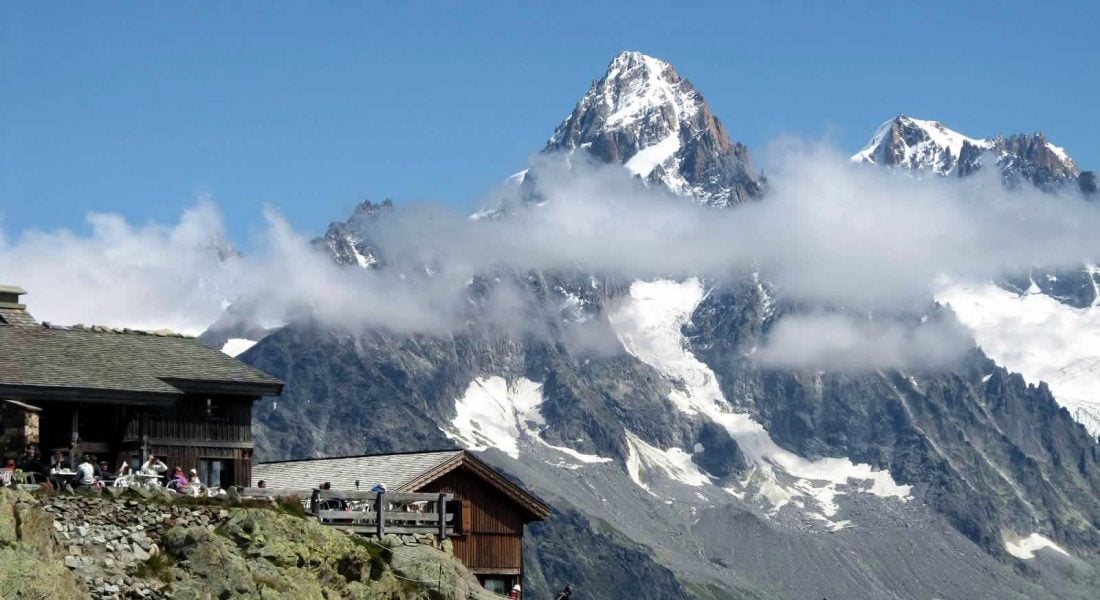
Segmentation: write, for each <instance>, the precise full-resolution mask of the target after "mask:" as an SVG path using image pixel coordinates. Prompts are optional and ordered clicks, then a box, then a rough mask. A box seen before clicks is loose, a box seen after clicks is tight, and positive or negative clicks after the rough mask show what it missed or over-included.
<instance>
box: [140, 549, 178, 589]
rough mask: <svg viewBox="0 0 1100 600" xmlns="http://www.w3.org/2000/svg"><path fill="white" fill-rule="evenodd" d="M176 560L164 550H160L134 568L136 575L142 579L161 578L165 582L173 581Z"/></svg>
mask: <svg viewBox="0 0 1100 600" xmlns="http://www.w3.org/2000/svg"><path fill="white" fill-rule="evenodd" d="M175 566H176V561H174V560H172V558H171V557H170V556H168V555H167V554H165V553H164V552H158V553H156V554H154V555H152V556H150V557H149V558H148V559H146V560H145V562H143V563H141V564H139V565H138V567H137V569H134V576H135V577H140V578H142V579H159V580H160V581H163V582H164V583H172V568H173V567H175Z"/></svg>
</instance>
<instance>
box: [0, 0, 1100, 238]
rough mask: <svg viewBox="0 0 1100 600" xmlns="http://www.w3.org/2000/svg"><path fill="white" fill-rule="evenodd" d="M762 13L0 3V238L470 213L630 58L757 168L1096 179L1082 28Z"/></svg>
mask: <svg viewBox="0 0 1100 600" xmlns="http://www.w3.org/2000/svg"><path fill="white" fill-rule="evenodd" d="M757 4H760V5H759V6H736V5H734V3H728V2H716V3H709V2H681V3H656V2H653V3H649V2H635V3H629V4H628V3H618V4H611V3H605V2H597V1H592V0H590V1H588V2H554V3H549V2H548V3H540V4H539V6H534V3H523V2H478V3H472V2H471V3H458V2H455V3H421V2H407V3H382V2H378V3H351V2H342V3H305V2H301V3H281V2H275V3H259V2H233V3H217V4H215V3H186V7H184V6H183V5H182V4H168V3H141V4H140V5H139V4H138V3H129V4H127V5H126V6H118V5H106V4H105V3H97V4H95V5H94V6H93V5H91V4H86V5H83V6H77V5H75V4H71V3H35V4H32V3H23V2H14V1H9V0H0V215H2V216H0V219H3V220H2V222H0V230H2V231H4V232H6V234H7V235H8V236H9V237H13V236H18V235H19V234H20V232H23V231H25V230H27V229H56V228H61V227H67V228H73V229H77V230H83V229H84V227H85V226H84V224H83V221H84V217H85V215H86V214H87V213H88V212H89V211H100V212H103V211H109V212H118V213H121V214H123V215H125V216H126V217H127V218H129V219H131V220H133V221H135V222H138V223H144V222H149V221H159V222H173V221H174V220H175V219H176V217H177V216H178V215H179V213H180V211H181V210H182V209H183V208H185V207H187V206H189V205H191V204H193V203H194V202H195V201H196V198H198V197H199V196H201V195H207V194H208V195H210V196H212V197H213V198H214V199H215V200H216V202H217V203H218V206H219V207H220V209H221V210H222V212H223V213H224V214H225V216H226V220H227V222H228V225H229V228H230V231H231V233H232V235H233V237H234V238H235V239H236V240H237V241H238V243H240V244H242V245H244V246H247V245H248V240H249V239H250V238H251V237H252V236H254V235H255V234H257V233H258V232H259V231H260V230H261V229H262V227H263V224H262V220H261V218H260V214H261V210H262V208H263V207H264V206H272V207H275V208H276V209H278V210H279V211H280V212H282V213H283V214H284V215H286V216H287V217H288V218H289V219H290V221H291V223H292V224H293V225H294V226H295V227H296V228H298V229H299V230H301V231H303V232H307V233H310V234H312V233H320V232H322V231H323V230H324V227H325V226H326V225H327V223H328V222H329V221H331V220H334V219H343V218H345V217H346V215H347V214H348V213H349V212H350V210H351V207H352V206H353V205H354V204H355V203H356V202H357V201H358V200H360V199H363V198H371V199H376V200H380V199H382V198H384V197H387V196H388V197H392V198H394V199H395V200H396V201H399V202H403V201H415V200H430V201H438V202H444V203H448V204H452V205H456V206H459V207H463V208H472V207H473V206H475V205H476V204H477V203H478V202H479V201H480V199H481V197H482V194H483V193H484V192H485V191H486V189H487V188H489V187H490V186H491V185H493V184H494V183H496V182H498V181H499V180H500V179H501V178H503V177H505V176H507V175H509V174H510V173H512V172H515V171H517V170H519V169H521V168H523V166H524V165H525V163H526V159H527V157H528V156H529V155H530V154H531V153H532V152H535V151H537V150H538V149H540V148H541V147H542V145H543V143H544V142H545V140H546V138H547V137H548V136H549V135H550V133H551V131H552V130H553V128H554V127H555V126H556V125H557V124H558V122H559V121H560V120H561V119H562V118H563V117H565V116H566V115H567V114H568V113H569V111H570V110H571V109H572V107H573V105H574V104H575V103H576V101H577V100H578V99H579V98H580V96H581V95H582V94H583V93H584V92H585V90H586V89H587V87H588V86H589V84H590V82H591V80H592V79H594V78H598V77H599V76H600V75H601V73H602V71H603V69H604V67H605V66H606V64H607V62H608V61H609V60H610V59H611V57H612V56H613V55H614V54H615V53H616V52H618V51H619V50H623V49H632V50H640V51H643V52H646V53H648V54H652V55H654V56H658V57H661V58H664V59H666V60H669V61H670V62H672V63H673V64H674V65H675V66H676V67H677V69H678V70H679V71H680V73H681V74H683V75H685V76H686V77H688V78H689V79H691V80H692V82H693V83H695V85H696V87H698V88H699V89H700V90H701V91H702V93H703V94H704V96H705V97H706V98H707V99H708V101H709V102H710V103H711V105H712V108H713V110H714V112H715V113H716V114H717V115H718V116H719V118H721V119H722V120H723V121H724V122H725V123H726V125H727V129H728V130H729V131H730V133H731V135H732V136H733V137H734V138H735V139H736V140H739V141H742V142H744V143H745V144H747V145H748V146H749V147H750V149H752V150H754V151H756V153H757V156H758V157H760V158H758V162H759V163H763V157H762V154H763V149H764V147H765V146H766V145H767V144H768V142H769V141H771V140H773V139H775V138H776V137H778V136H781V135H787V134H795V135H800V136H804V137H808V138H811V139H829V140H831V141H833V142H834V143H835V144H837V145H839V146H840V147H842V148H844V149H845V150H850V151H855V150H857V149H858V148H859V147H860V146H861V145H862V144H863V143H864V142H865V141H866V139H867V138H868V137H869V136H870V134H871V133H872V131H873V130H874V128H875V127H876V126H877V125H878V124H879V123H880V122H881V121H883V120H885V119H887V118H890V117H892V116H893V115H895V114H898V113H906V114H911V115H913V116H917V117H921V118H930V119H938V120H941V121H943V122H944V123H945V124H947V125H948V126H950V127H953V128H955V129H958V130H960V131H962V132H964V133H967V134H969V135H973V136H979V137H980V136H988V135H993V134H995V133H998V132H1006V133H1011V132H1016V131H1034V130H1043V131H1044V132H1046V133H1047V135H1048V137H1050V138H1051V139H1052V140H1053V141H1054V142H1055V143H1057V144H1059V145H1062V146H1064V147H1065V148H1066V149H1067V150H1068V151H1069V152H1070V154H1071V155H1072V156H1074V158H1075V159H1076V160H1077V161H1078V163H1079V164H1080V165H1081V166H1082V167H1083V168H1086V169H1089V168H1092V169H1096V168H1100V135H1098V134H1100V131H1098V127H1097V122H1098V119H1097V117H1098V115H1097V109H1096V99H1097V97H1098V92H1100V76H1098V66H1100V35H1097V30H1096V23H1097V22H1098V17H1100V8H1098V7H1097V6H1098V4H1097V3H1090V2H1079V3H1058V2H1048V3H1043V4H1037V3H1033V2H967V3H955V2H932V1H925V2H920V3H911V2H908V3H885V2H850V3H845V6H846V7H845V8H838V7H836V6H832V5H834V4H836V5H838V4H840V3H824V2H821V3H813V4H810V3H806V4H807V5H808V6H804V5H802V4H801V3H783V2H771V3H757ZM230 5H231V6H230ZM761 166H766V165H764V164H761Z"/></svg>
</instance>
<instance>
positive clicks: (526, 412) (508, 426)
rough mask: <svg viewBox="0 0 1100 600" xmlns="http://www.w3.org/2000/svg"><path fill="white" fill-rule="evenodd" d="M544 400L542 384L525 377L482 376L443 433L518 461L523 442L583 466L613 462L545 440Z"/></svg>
mask: <svg viewBox="0 0 1100 600" xmlns="http://www.w3.org/2000/svg"><path fill="white" fill-rule="evenodd" d="M542 401H543V397H542V384H541V383H536V382H534V381H531V380H530V379H527V378H525V377H520V378H518V379H513V380H507V379H505V378H503V377H499V376H493V377H478V378H476V379H474V380H473V381H471V382H470V385H469V386H467V388H466V391H465V393H464V394H463V395H462V397H461V398H459V399H458V400H456V401H455V413H456V414H455V417H454V419H452V420H451V422H450V426H449V427H448V428H444V429H443V433H445V434H446V435H447V436H448V437H450V438H451V439H453V440H455V441H457V442H458V443H460V444H462V446H463V447H465V448H467V449H469V450H474V451H478V452H480V451H484V450H487V449H489V448H496V449H498V450H500V451H501V452H504V453H505V454H507V455H508V456H511V457H512V458H515V459H518V458H519V453H520V446H521V442H522V441H528V442H535V443H538V444H540V445H542V446H544V447H546V448H550V449H551V450H556V451H557V452H560V453H562V454H565V455H566V456H568V457H569V458H572V459H573V460H575V461H577V462H579V463H582V464H593V463H606V462H611V459H610V458H605V457H602V456H596V455H592V454H584V453H582V452H578V451H576V450H573V449H572V448H565V447H562V446H555V445H552V444H550V443H548V442H546V441H545V440H543V439H542V436H541V435H539V431H540V429H541V428H542V427H545V425H546V420H545V419H543V417H542V412H541V411H540V409H541V407H542Z"/></svg>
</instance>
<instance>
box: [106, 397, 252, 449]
mask: <svg viewBox="0 0 1100 600" xmlns="http://www.w3.org/2000/svg"><path fill="white" fill-rule="evenodd" d="M217 401H218V402H220V403H221V405H222V406H223V407H224V412H225V417H224V418H208V417H207V416H206V414H205V412H204V411H205V408H206V402H205V398H204V397H198V396H196V397H191V396H186V397H184V398H183V399H181V400H180V401H178V402H177V403H176V405H175V406H174V407H171V408H157V409H149V417H148V422H147V424H146V426H147V429H146V431H145V435H146V436H147V437H148V438H150V439H171V440H181V441H184V440H200V441H204V442H212V441H219V442H235V443H240V444H245V443H251V442H252V399H251V398H247V399H234V398H218V399H217ZM140 432H141V422H140V420H139V419H137V418H134V419H131V420H130V422H129V424H128V427H127V430H126V436H127V437H128V438H135V439H136V438H137V437H138V436H139V435H140Z"/></svg>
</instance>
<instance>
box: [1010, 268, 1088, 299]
mask: <svg viewBox="0 0 1100 600" xmlns="http://www.w3.org/2000/svg"><path fill="white" fill-rule="evenodd" d="M1000 285H1001V287H1003V288H1005V289H1007V290H1011V291H1013V292H1016V293H1018V294H1027V293H1031V291H1033V290H1034V288H1037V289H1038V290H1039V292H1040V293H1043V294H1046V295H1047V296H1050V297H1051V298H1054V299H1055V300H1057V301H1059V302H1061V303H1062V304H1068V305H1069V306H1073V307H1075V308H1088V307H1090V306H1092V305H1093V304H1095V303H1096V302H1097V301H1098V300H1100V297H1098V296H1097V290H1098V289H1100V272H1098V271H1097V270H1095V269H1092V268H1090V267H1089V266H1087V265H1082V266H1081V267H1079V268H1077V269H1075V270H1064V271H1057V272H1054V271H1050V270H1046V269H1041V268H1033V269H1030V270H1029V271H1028V272H1027V273H1024V274H1021V275H1018V276H1015V277H1005V278H1004V279H1003V280H1002V281H1001V282H1000ZM1033 285H1034V288H1033Z"/></svg>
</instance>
